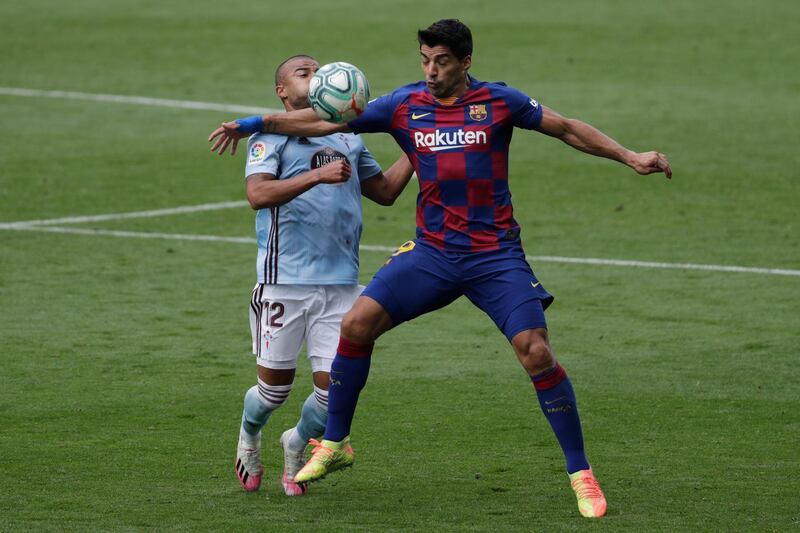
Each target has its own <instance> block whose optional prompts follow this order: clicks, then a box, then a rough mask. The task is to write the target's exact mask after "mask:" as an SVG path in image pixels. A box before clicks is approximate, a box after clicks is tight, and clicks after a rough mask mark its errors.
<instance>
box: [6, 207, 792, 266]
mask: <svg viewBox="0 0 800 533" xmlns="http://www.w3.org/2000/svg"><path fill="white" fill-rule="evenodd" d="M184 212H185V211H184ZM106 220H108V219H106ZM0 229H7V230H18V231H40V232H47V233H66V234H73V235H96V236H107V237H128V238H138V239H167V240H176V241H207V242H227V243H236V244H248V245H254V244H255V242H256V241H255V239H254V238H251V237H224V236H221V235H196V234H182V233H160V232H143V231H120V230H105V229H92V228H74V227H61V226H51V225H8V224H7V225H5V226H0ZM360 249H361V250H362V251H364V252H383V253H390V252H393V251H395V250H396V247H393V246H376V245H370V244H362V245H361V247H360ZM525 259H527V260H528V261H530V262H532V263H561V264H581V265H597V266H618V267H629V268H662V269H671V270H702V271H706V272H737V273H743V274H762V275H773V276H798V277H800V270H790V269H784V268H762V267H745V266H731V265H702V264H696V263H659V262H654V261H631V260H626V259H598V258H592V257H561V256H553V255H527V256H525Z"/></svg>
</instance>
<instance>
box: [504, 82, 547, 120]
mask: <svg viewBox="0 0 800 533" xmlns="http://www.w3.org/2000/svg"><path fill="white" fill-rule="evenodd" d="M504 89H505V90H504V91H503V93H504V94H503V97H504V99H505V101H506V104H507V105H508V109H509V111H511V117H512V120H513V122H514V126H516V127H518V128H524V129H526V130H538V129H539V125H541V123H542V114H543V111H542V106H540V105H539V102H537V101H536V100H534V99H533V98H531V97H530V96H528V95H527V94H525V93H523V92H522V91H520V90H518V89H514V88H513V87H506V88H504Z"/></svg>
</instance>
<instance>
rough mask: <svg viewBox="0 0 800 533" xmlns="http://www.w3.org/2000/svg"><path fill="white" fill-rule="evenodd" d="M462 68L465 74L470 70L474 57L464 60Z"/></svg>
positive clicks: (466, 57)
mask: <svg viewBox="0 0 800 533" xmlns="http://www.w3.org/2000/svg"><path fill="white" fill-rule="evenodd" d="M461 66H462V67H463V68H464V72H466V71H468V70H469V67H471V66H472V56H471V55H469V56H465V57H464V59H462V60H461Z"/></svg>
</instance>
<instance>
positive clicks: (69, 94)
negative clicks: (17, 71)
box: [0, 87, 282, 114]
mask: <svg viewBox="0 0 800 533" xmlns="http://www.w3.org/2000/svg"><path fill="white" fill-rule="evenodd" d="M0 95H5V96H28V97H36V98H62V99H68V100H87V101H90V102H110V103H114V104H134V105H147V106H156V107H171V108H173V109H200V110H204V111H225V112H228V113H245V114H263V113H275V112H277V111H279V110H278V109H270V108H268V107H255V106H244V105H233V104H219V103H215V102H195V101H193V100H171V99H168V98H150V97H148V96H125V95H120V94H96V93H81V92H75V91H42V90H39V89H23V88H19V87H0ZM281 111H282V110H281Z"/></svg>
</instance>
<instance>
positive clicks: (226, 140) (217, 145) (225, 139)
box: [208, 122, 247, 155]
mask: <svg viewBox="0 0 800 533" xmlns="http://www.w3.org/2000/svg"><path fill="white" fill-rule="evenodd" d="M245 137H247V134H246V133H242V132H241V131H239V124H238V123H237V122H223V123H222V125H221V126H220V127H219V128H217V129H215V130H214V131H212V132H211V135H209V136H208V142H211V141H214V144H212V145H211V151H212V152H217V154H219V155H222V154H224V153H225V150H227V148H228V146H230V147H231V155H234V154H235V153H236V146H237V145H238V144H239V140H240V139H244V138H245ZM215 139H216V140H215Z"/></svg>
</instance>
